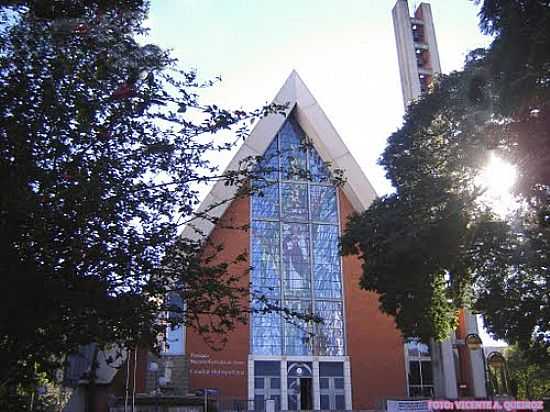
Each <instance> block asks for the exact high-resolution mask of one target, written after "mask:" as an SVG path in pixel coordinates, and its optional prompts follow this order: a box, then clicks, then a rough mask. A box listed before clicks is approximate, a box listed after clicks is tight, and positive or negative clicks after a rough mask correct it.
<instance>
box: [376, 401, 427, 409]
mask: <svg viewBox="0 0 550 412" xmlns="http://www.w3.org/2000/svg"><path fill="white" fill-rule="evenodd" d="M386 402H387V411H388V412H429V409H428V401H386Z"/></svg>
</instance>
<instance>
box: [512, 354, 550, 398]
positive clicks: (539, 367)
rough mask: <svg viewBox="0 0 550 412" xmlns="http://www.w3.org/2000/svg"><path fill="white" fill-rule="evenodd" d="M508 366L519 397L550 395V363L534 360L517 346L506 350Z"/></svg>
mask: <svg viewBox="0 0 550 412" xmlns="http://www.w3.org/2000/svg"><path fill="white" fill-rule="evenodd" d="M506 358H507V365H506V366H507V368H508V371H509V373H510V378H511V385H512V389H513V390H514V395H515V397H516V398H517V399H543V398H547V397H548V395H550V364H548V363H547V362H546V363H542V364H541V363H540V362H533V360H532V359H531V357H530V356H529V355H528V354H526V353H525V352H524V351H522V350H521V349H519V348H517V347H511V348H509V349H508V350H507V351H506Z"/></svg>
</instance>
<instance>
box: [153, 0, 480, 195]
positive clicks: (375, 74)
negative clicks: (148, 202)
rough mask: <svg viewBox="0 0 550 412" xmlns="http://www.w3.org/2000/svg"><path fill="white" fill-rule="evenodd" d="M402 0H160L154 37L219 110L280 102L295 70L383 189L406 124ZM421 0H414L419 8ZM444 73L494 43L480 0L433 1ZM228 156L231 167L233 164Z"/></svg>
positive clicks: (223, 159) (379, 190)
mask: <svg viewBox="0 0 550 412" xmlns="http://www.w3.org/2000/svg"><path fill="white" fill-rule="evenodd" d="M394 3H395V2H394V0H339V1H337V0H293V1H290V0H277V1H273V0H271V1H269V0H152V1H151V13H150V17H149V20H148V22H147V23H148V26H149V27H150V28H151V32H150V38H151V42H153V43H156V44H159V45H160V46H162V47H165V48H169V49H172V50H173V55H174V56H176V57H178V58H179V60H180V63H181V64H182V65H183V66H184V67H187V68H196V69H197V71H198V73H199V75H200V76H201V78H203V79H212V78H214V77H216V76H218V75H220V76H221V78H222V82H221V83H220V84H218V85H216V86H215V87H214V88H211V89H210V90H205V91H204V92H203V93H202V95H203V96H204V98H205V99H207V100H209V101H212V102H215V103H216V104H218V105H219V106H224V105H225V106H226V107H227V106H228V107H232V108H241V107H242V108H245V109H254V108H257V107H260V106H261V105H263V104H265V103H267V102H270V101H271V99H273V97H275V95H276V93H277V91H278V90H279V88H280V87H281V86H282V85H283V83H284V81H285V79H286V78H287V77H288V75H289V74H290V72H291V71H292V70H293V69H295V70H296V71H297V72H298V74H299V75H300V77H301V78H302V79H303V80H304V82H305V83H306V85H307V86H308V88H309V89H310V90H311V92H312V93H313V95H314V96H315V98H316V99H317V101H318V102H319V104H320V105H321V107H322V108H323V110H324V111H325V113H326V114H327V116H328V118H329V119H330V120H331V122H332V124H333V125H334V126H335V128H336V130H337V131H338V132H339V134H340V136H341V137H342V139H343V140H344V142H345V143H346V145H347V146H348V148H349V149H350V151H351V153H353V154H354V155H355V157H356V159H357V161H358V163H359V165H360V166H361V167H362V168H363V170H364V172H365V174H366V175H367V177H368V178H369V180H370V181H371V183H372V184H373V186H374V187H375V189H376V191H377V193H378V194H384V193H387V192H388V191H389V190H391V187H390V185H389V183H388V181H387V180H386V179H385V178H384V171H383V170H382V169H381V168H380V167H379V166H378V165H377V164H376V161H377V159H378V157H379V156H380V154H381V153H382V151H383V149H384V146H385V144H386V139H387V138H388V136H389V135H390V134H391V133H392V132H394V131H395V130H396V129H397V128H399V126H400V125H401V124H402V116H403V112H404V109H403V102H402V97H401V86H400V79H399V69H398V65H397V52H396V46H395V37H394V31H393V23H392V17H391V10H392V8H393V5H394ZM419 3H420V2H413V1H409V6H410V8H411V9H412V8H413V7H415V4H419ZM430 4H431V7H432V14H433V16H434V23H435V29H436V37H437V42H438V47H439V54H440V59H441V67H442V71H443V72H444V73H448V72H450V71H453V70H457V69H460V68H461V67H462V65H463V61H464V57H465V55H466V54H467V52H468V51H470V50H473V49H475V48H477V47H483V46H487V45H488V44H489V42H490V38H489V37H486V36H483V35H481V33H480V31H479V28H478V25H477V24H478V18H477V12H478V6H476V5H475V4H474V3H473V2H472V1H470V0H433V1H431V2H430ZM230 157H231V156H230V155H226V156H222V157H221V158H220V159H219V161H220V162H221V164H222V165H224V164H225V163H226V162H228V161H229V160H230Z"/></svg>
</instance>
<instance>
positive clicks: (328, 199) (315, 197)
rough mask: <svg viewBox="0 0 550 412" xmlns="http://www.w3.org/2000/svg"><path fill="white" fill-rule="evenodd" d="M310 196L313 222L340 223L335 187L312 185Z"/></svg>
mask: <svg viewBox="0 0 550 412" xmlns="http://www.w3.org/2000/svg"><path fill="white" fill-rule="evenodd" d="M309 195H310V198H311V199H310V202H311V220H313V221H314V222H324V223H338V208H337V207H336V188H335V187H331V186H317V185H311V186H310V191H309Z"/></svg>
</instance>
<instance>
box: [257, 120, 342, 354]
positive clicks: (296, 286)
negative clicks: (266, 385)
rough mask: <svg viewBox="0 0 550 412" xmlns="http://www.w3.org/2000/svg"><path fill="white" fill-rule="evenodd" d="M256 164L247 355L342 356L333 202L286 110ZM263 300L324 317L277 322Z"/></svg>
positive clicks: (316, 160) (318, 162)
mask: <svg viewBox="0 0 550 412" xmlns="http://www.w3.org/2000/svg"><path fill="white" fill-rule="evenodd" d="M260 166H261V167H262V169H260V170H261V171H262V173H263V178H262V179H258V180H257V181H255V182H253V185H254V187H255V188H257V189H259V191H258V192H256V193H255V194H254V195H253V196H252V200H251V205H252V222H251V237H252V240H251V264H252V290H253V294H254V296H255V297H256V300H255V302H254V305H256V306H255V307H256V309H258V310H259V311H260V312H259V313H254V315H253V317H252V353H254V354H261V355H314V354H316V355H322V356H335V355H343V354H344V320H343V301H342V274H341V267H340V255H339V246H338V244H339V227H338V224H339V218H338V201H337V191H336V187H334V185H333V184H332V182H331V179H330V173H329V171H328V168H327V167H326V164H325V163H324V162H323V161H322V159H321V157H320V156H319V154H318V153H317V152H316V150H315V149H314V148H313V147H312V146H311V145H310V144H308V140H307V137H306V135H305V133H304V131H303V130H302V129H301V127H300V126H299V125H298V123H296V121H295V120H294V117H293V115H291V116H290V117H289V118H288V119H287V120H286V121H285V123H284V124H283V126H282V127H281V129H280V131H279V132H278V133H277V135H276V136H275V137H274V139H273V142H272V143H271V145H270V146H269V148H268V149H267V150H266V152H265V154H264V159H263V161H262V164H261V165H260ZM270 303H272V304H273V305H282V306H283V307H285V308H288V309H290V310H292V311H296V312H299V313H302V314H315V315H317V316H319V317H321V318H323V320H324V321H323V322H322V323H320V324H315V323H312V322H306V321H304V320H300V319H297V320H294V321H290V322H288V321H284V320H283V319H282V318H281V316H280V315H279V314H277V313H273V312H270V311H269V310H268V309H269V304H270ZM264 309H265V310H264Z"/></svg>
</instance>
